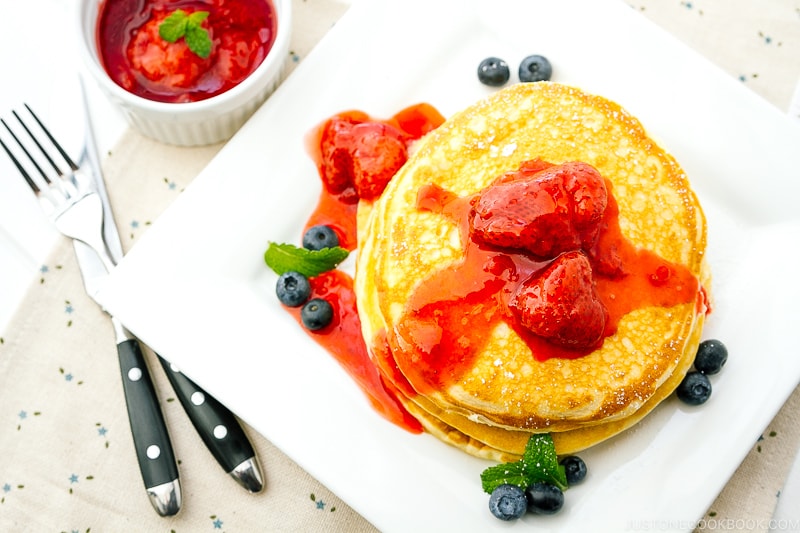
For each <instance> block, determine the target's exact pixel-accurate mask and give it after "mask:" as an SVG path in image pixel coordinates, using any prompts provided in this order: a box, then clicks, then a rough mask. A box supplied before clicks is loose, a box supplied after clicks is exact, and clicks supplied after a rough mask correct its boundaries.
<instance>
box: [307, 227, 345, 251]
mask: <svg viewBox="0 0 800 533" xmlns="http://www.w3.org/2000/svg"><path fill="white" fill-rule="evenodd" d="M334 246H339V236H338V235H336V232H335V231H333V229H332V228H331V227H330V226H325V225H324V224H320V225H318V226H312V227H310V228H308V231H306V234H305V235H303V248H305V249H307V250H322V249H323V248H333V247H334Z"/></svg>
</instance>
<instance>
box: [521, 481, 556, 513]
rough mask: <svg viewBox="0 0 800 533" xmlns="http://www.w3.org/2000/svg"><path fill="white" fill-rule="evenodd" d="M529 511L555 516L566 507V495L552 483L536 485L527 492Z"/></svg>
mask: <svg viewBox="0 0 800 533" xmlns="http://www.w3.org/2000/svg"><path fill="white" fill-rule="evenodd" d="M525 496H526V497H527V499H528V511H530V512H532V513H536V514H554V513H557V512H558V511H559V510H561V507H563V506H564V493H563V492H561V489H559V488H558V487H556V486H555V485H551V484H550V483H534V484H533V485H531V486H530V487H528V490H526V491H525Z"/></svg>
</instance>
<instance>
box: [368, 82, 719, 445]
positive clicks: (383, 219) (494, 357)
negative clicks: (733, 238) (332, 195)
mask: <svg viewBox="0 0 800 533" xmlns="http://www.w3.org/2000/svg"><path fill="white" fill-rule="evenodd" d="M581 172H587V173H590V174H592V173H594V174H592V175H593V176H595V177H594V178H593V179H594V180H595V181H594V182H592V183H594V185H593V187H596V188H598V187H599V188H600V189H604V190H605V191H607V204H608V205H607V206H606V204H605V202H606V199H605V198H606V197H605V196H603V203H602V205H601V207H602V210H601V211H600V212H601V213H602V219H598V218H597V217H595V219H593V220H594V222H592V224H594V225H593V226H592V228H595V229H592V230H591V231H589V230H586V231H584V230H583V229H581V230H580V232H578V233H575V235H579V237H576V239H577V240H575V243H577V244H572V245H570V246H572V247H571V248H559V247H558V245H556V247H555V248H553V247H552V246H550V245H549V244H548V243H549V237H548V234H547V233H546V232H545V233H541V232H542V231H545V230H539V231H540V233H539V234H535V233H534V235H537V236H536V238H535V239H533V240H529V241H528V242H529V243H532V244H527V245H525V246H527V247H526V248H524V249H520V245H518V244H516V241H515V240H514V239H512V240H511V241H507V242H506V241H498V242H499V244H498V242H495V241H492V240H490V238H491V239H493V238H494V237H493V236H492V235H490V234H489V233H487V232H486V231H484V229H483V227H481V226H479V223H480V222H482V221H481V220H479V216H478V215H480V214H481V212H480V209H481V205H482V203H481V202H483V200H484V199H485V198H489V197H491V195H492V194H494V193H496V191H498V190H501V189H500V188H498V186H500V187H501V188H502V187H506V186H508V190H509V191H513V190H517V189H519V187H518V182H525V185H524V186H525V187H527V186H528V183H530V182H533V181H535V182H536V183H537V187H538V186H540V185H539V184H541V183H550V182H551V181H552V180H554V179H557V178H553V176H563V175H567V174H568V175H570V176H574V175H577V174H576V173H581ZM597 174H599V176H601V177H602V178H599V177H597V176H596V175H597ZM551 178H552V179H551ZM558 179H561V178H558ZM563 179H564V180H566V179H568V178H563ZM569 179H571V178H569ZM547 180H550V181H547ZM558 183H562V182H558ZM563 183H567V182H566V181H564V182H563ZM569 183H572V182H569ZM509 184H511V185H509ZM521 186H522V185H520V187H521ZM548 186H549V185H548ZM570 186H571V185H570ZM559 187H561V188H560V189H558V190H559V191H563V190H564V187H567V185H563V186H562V185H559ZM515 188H516V189H515ZM502 190H503V191H504V192H503V194H512V193H508V192H505V191H506V189H502ZM537 194H538V193H537ZM553 194H555V193H553ZM603 194H605V193H603ZM534 196H535V195H534ZM554 198H555V196H554ZM575 198H577V196H576V197H575ZM581 201H582V202H584V203H585V202H586V201H585V199H584V200H581ZM577 202H578V200H575V203H576V204H577ZM492 205H494V204H492ZM570 205H572V204H570ZM582 205H583V204H582ZM598 205H600V204H598ZM362 207H363V213H361V214H360V215H359V253H358V258H357V265H356V278H355V290H356V294H357V298H358V309H359V316H360V317H361V323H362V331H363V335H364V339H365V341H366V343H367V346H368V347H369V349H370V354H371V357H372V358H373V361H374V362H375V364H376V366H377V367H378V368H379V370H380V371H381V373H382V374H383V376H384V379H385V380H386V381H387V382H388V383H390V384H392V386H393V387H394V388H396V389H397V390H398V395H399V396H400V397H401V401H403V402H404V404H406V406H407V408H408V409H409V411H410V412H411V413H412V414H413V415H414V416H416V417H417V418H418V419H420V421H421V423H422V424H423V425H424V426H425V427H426V429H427V430H428V431H430V432H431V433H433V434H434V435H436V436H438V437H439V438H441V439H442V440H444V441H446V442H449V443H450V444H453V445H455V446H458V447H460V448H462V449H464V450H465V451H467V452H468V453H472V454H473V455H478V456H482V457H491V458H497V457H502V456H514V455H518V454H519V453H521V451H522V449H523V448H524V444H525V442H526V441H527V438H528V437H529V435H530V434H531V433H540V432H549V433H551V434H553V438H554V441H555V442H556V448H557V451H558V452H559V453H572V452H574V451H578V450H580V449H584V448H586V447H588V446H591V445H592V444H594V443H596V442H599V441H601V440H605V439H606V438H609V437H610V436H612V435H614V434H616V433H619V432H620V431H623V430H624V429H626V428H628V427H630V426H631V425H632V424H634V423H636V422H637V421H638V420H640V419H641V418H642V417H643V416H645V415H646V413H647V412H649V411H650V410H652V409H653V408H654V407H655V406H656V405H657V404H658V403H660V402H661V401H662V400H663V399H664V398H666V397H667V396H669V394H671V392H672V391H673V390H674V389H675V387H677V385H678V384H679V383H680V381H681V380H682V378H683V375H685V373H686V372H687V371H688V369H689V368H690V367H691V363H692V360H693V358H694V353H695V352H696V348H697V344H698V342H699V338H700V333H701V331H702V326H703V322H704V317H705V313H706V312H707V303H708V294H709V292H708V291H709V281H710V276H709V273H708V269H707V266H706V263H705V245H706V243H705V239H706V226H705V218H704V215H703V212H702V209H701V207H700V205H699V202H698V200H697V198H696V196H695V195H694V193H693V192H692V190H691V187H690V185H689V182H688V179H687V177H686V175H685V173H684V171H683V170H682V169H681V167H680V165H679V164H678V163H677V162H676V161H675V159H674V158H673V157H672V156H671V155H670V154H668V153H667V152H666V151H665V150H664V149H663V148H661V147H660V146H659V145H658V144H657V143H656V142H655V141H654V140H653V139H652V138H651V137H650V136H648V134H647V133H646V131H645V130H644V128H643V127H642V125H641V124H640V123H639V121H638V120H637V119H636V118H634V117H633V116H631V115H630V114H629V113H627V112H626V111H625V110H624V109H622V108H621V107H620V106H619V105H617V104H616V103H614V102H612V101H610V100H607V99H605V98H602V97H599V96H595V95H590V94H587V93H585V92H583V91H581V90H579V89H577V88H574V87H570V86H566V85H562V84H557V83H551V82H539V83H528V84H515V85H512V86H509V87H508V88H505V89H503V90H500V91H498V92H496V93H494V94H493V95H491V96H490V97H488V98H486V99H484V100H482V101H480V102H477V103H476V104H474V105H473V106H471V107H469V108H467V109H465V110H463V111H462V112H460V113H457V114H456V115H454V116H453V117H451V118H450V119H448V120H447V121H446V122H445V123H444V124H443V125H442V126H440V127H439V128H438V129H436V130H434V131H433V132H431V133H429V134H428V135H427V136H426V137H425V138H424V139H423V140H422V141H420V142H419V144H418V146H417V147H416V149H415V151H414V153H413V155H412V156H411V157H410V158H409V160H408V162H407V163H406V164H405V165H404V166H403V167H402V168H401V169H400V171H399V172H398V173H397V174H396V176H395V177H394V178H393V179H392V181H391V182H390V183H389V185H388V186H387V188H386V190H385V191H384V192H383V194H382V195H381V197H380V198H379V199H378V200H377V201H376V202H375V203H374V205H373V204H371V203H370V204H366V203H365V204H364V205H363V206H362ZM360 209H361V207H360ZM570 209H573V207H570ZM574 209H577V208H576V207H575V208H574ZM598 209H600V208H598ZM476 213H477V214H476ZM486 213H489V214H492V213H491V210H487V211H486ZM598 220H601V221H598ZM494 222H495V221H494V219H491V217H490V220H489V223H490V224H487V225H486V227H489V226H491V225H492V224H494ZM578 224H579V222H574V225H575V227H578V226H577V225H578ZM543 227H545V229H547V226H546V225H544V226H543ZM581 227H583V226H581ZM481 231H484V233H481ZM487 231H488V230H487ZM576 231H577V230H576ZM487 235H488V236H487ZM556 235H559V234H558V233H557V234H556ZM570 235H571V234H570ZM504 238H505V237H504ZM556 241H558V239H556ZM509 247H510V248H511V249H509ZM568 259H569V262H568V263H567V262H566V261H567V260H568ZM578 259H579V260H580V261H577V260H578ZM562 262H563V264H564V265H567V264H568V265H573V264H578V263H579V264H580V265H581V266H580V267H579V268H578V267H575V268H578V270H577V271H576V270H563V268H562V270H560V271H559V270H554V269H555V268H556V266H559V265H561V263H562ZM557 264H558V265H557ZM586 265H588V266H586ZM559 268H561V267H560V266H559ZM564 268H566V267H564ZM558 272H567V273H570V272H572V273H574V272H581V273H584V274H585V275H586V276H585V277H586V279H587V280H588V279H590V280H591V282H589V281H585V280H584V282H583V285H584V286H587V287H589V286H591V288H590V289H586V290H587V291H590V295H591V296H592V298H594V300H593V301H594V302H596V301H600V302H602V306H601V307H602V310H603V313H605V314H603V313H600V312H599V311H598V313H599V314H598V313H595V315H593V316H595V317H597V316H601V315H602V316H604V317H605V318H604V319H603V321H602V322H601V326H602V328H603V329H602V332H603V335H602V337H601V338H600V339H599V341H595V340H584V339H583V337H584V336H585V334H586V331H585V329H586V328H588V329H592V328H590V327H589V325H587V324H589V323H593V322H592V321H589V320H583V319H581V320H574V319H571V320H572V322H571V325H570V326H569V327H567V328H565V329H564V331H566V332H567V333H563V334H562V333H558V332H556V333H552V334H551V333H550V329H552V328H551V326H552V327H553V328H556V329H558V328H559V327H561V324H560V322H559V321H558V320H555V319H553V318H552V317H551V318H548V317H545V322H548V324H547V327H545V328H544V330H543V329H542V326H541V325H537V324H538V323H534V322H532V321H531V319H530V316H534V317H538V316H540V315H536V314H534V315H530V313H531V311H530V307H529V306H528V304H527V303H526V302H527V301H528V300H524V294H528V293H530V291H533V292H536V291H538V290H539V289H540V288H541V287H544V286H547V285H546V284H542V283H544V282H542V283H540V282H539V280H541V279H544V278H546V277H547V276H549V275H555V274H554V273H558ZM573 277H575V276H574V275H573ZM537 283H538V285H537ZM576 283H577V282H576ZM498 285H500V286H502V288H500V289H498V288H497V287H498ZM581 290H583V289H581ZM525 291H528V293H526V292H525ZM509 293H513V296H509ZM581 294H583V293H581ZM521 295H523V296H521ZM579 297H580V298H583V296H579ZM551 301H552V300H551ZM580 301H583V300H580ZM519 302H523V303H519ZM520 309H522V311H520ZM559 312H560V313H567V312H569V311H568V310H567V311H565V310H561V311H559ZM521 317H522V318H521ZM526 319H527V320H528V321H527V322H526V321H525V320H526ZM537 327H538V329H536V328H537ZM531 328H533V329H531ZM548 328H550V329H548ZM594 329H596V328H594ZM542 331H546V333H542ZM579 334H580V335H579ZM543 335H544V337H543ZM595 336H596V335H595ZM573 337H575V338H576V339H577V338H578V337H580V341H579V340H575V342H574V343H573V341H572V340H571V339H572V338H573ZM587 338H590V337H587ZM593 338H594V337H591V339H593Z"/></svg>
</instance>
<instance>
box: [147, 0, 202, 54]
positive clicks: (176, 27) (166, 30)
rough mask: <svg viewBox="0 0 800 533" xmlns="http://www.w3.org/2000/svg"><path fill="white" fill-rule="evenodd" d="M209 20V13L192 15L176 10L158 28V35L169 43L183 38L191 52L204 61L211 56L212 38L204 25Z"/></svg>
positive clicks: (200, 12) (197, 12) (198, 12)
mask: <svg viewBox="0 0 800 533" xmlns="http://www.w3.org/2000/svg"><path fill="white" fill-rule="evenodd" d="M207 18H208V11H195V12H193V13H191V14H188V13H186V11H184V10H183V9H176V10H175V11H173V12H172V14H170V15H169V16H168V17H167V18H165V19H164V20H163V21H161V24H159V26H158V34H159V35H160V36H161V38H162V39H164V40H165V41H167V42H170V43H174V42H176V41H177V40H178V39H180V38H181V37H183V38H184V39H185V40H186V45H187V46H188V47H189V50H191V51H192V52H194V53H195V54H196V55H198V56H199V57H202V58H203V59H206V58H208V56H209V55H211V37H209V35H208V30H207V29H205V28H204V27H203V26H202V24H203V21H204V20H205V19H207Z"/></svg>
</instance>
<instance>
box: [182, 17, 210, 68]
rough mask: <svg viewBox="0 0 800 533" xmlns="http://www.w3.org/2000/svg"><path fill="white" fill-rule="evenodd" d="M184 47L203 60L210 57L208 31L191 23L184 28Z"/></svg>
mask: <svg viewBox="0 0 800 533" xmlns="http://www.w3.org/2000/svg"><path fill="white" fill-rule="evenodd" d="M186 45H187V46H188V47H189V50H191V51H192V52H194V53H195V54H197V55H198V56H200V57H202V58H203V59H206V58H207V57H208V56H210V55H211V38H210V37H209V36H208V31H207V30H206V29H205V28H201V27H200V26H194V25H192V24H191V22H190V23H189V24H188V25H187V26H186Z"/></svg>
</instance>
